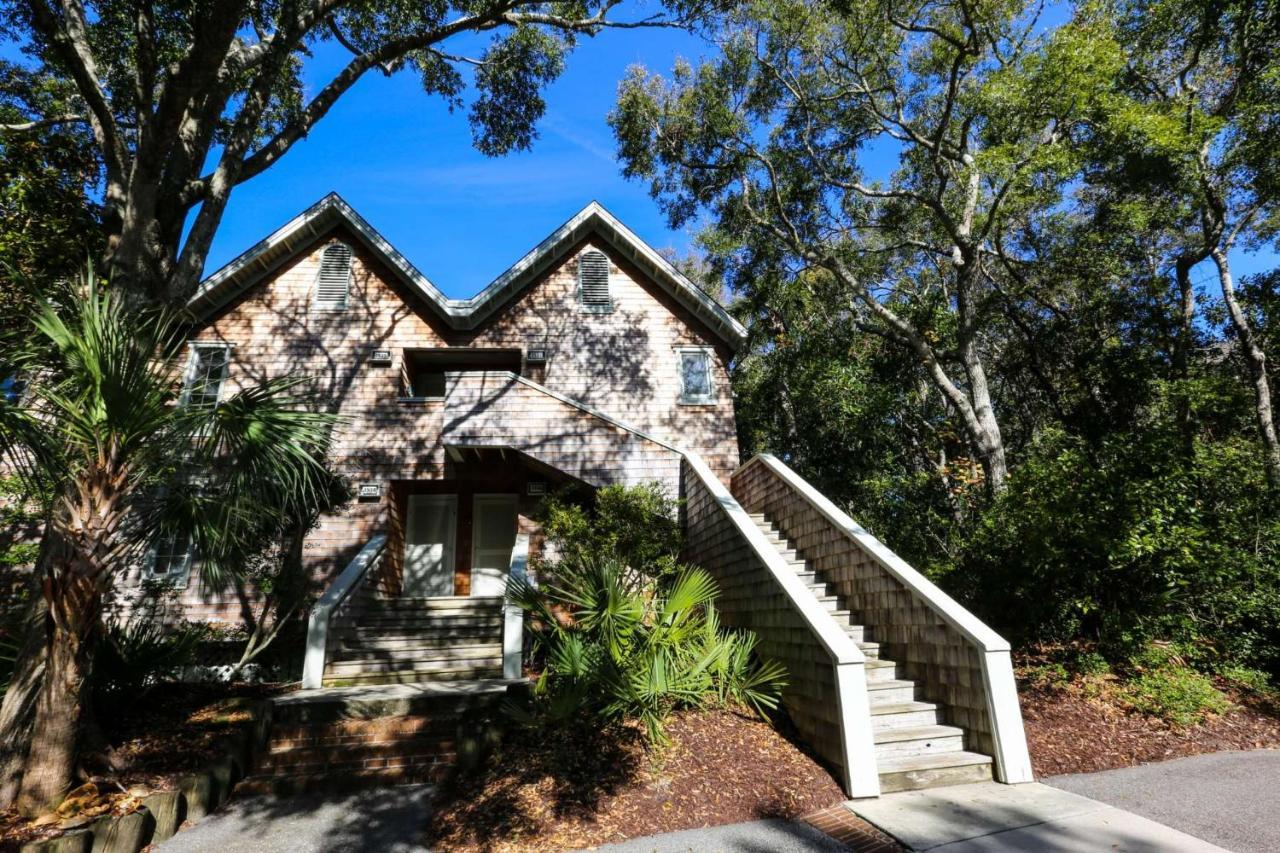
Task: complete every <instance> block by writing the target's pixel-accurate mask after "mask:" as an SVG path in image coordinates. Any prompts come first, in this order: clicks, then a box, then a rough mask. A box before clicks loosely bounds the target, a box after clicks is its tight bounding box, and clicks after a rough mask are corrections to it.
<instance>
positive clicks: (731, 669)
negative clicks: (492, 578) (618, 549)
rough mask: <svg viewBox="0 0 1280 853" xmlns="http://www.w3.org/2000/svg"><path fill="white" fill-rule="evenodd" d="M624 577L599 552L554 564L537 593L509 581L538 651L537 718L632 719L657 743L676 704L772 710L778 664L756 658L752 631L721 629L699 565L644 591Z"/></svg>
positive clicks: (711, 586) (712, 591)
mask: <svg viewBox="0 0 1280 853" xmlns="http://www.w3.org/2000/svg"><path fill="white" fill-rule="evenodd" d="M625 574H626V568H625V567H624V566H623V565H622V564H621V563H619V562H618V561H617V560H614V559H612V558H608V557H606V558H603V559H586V560H583V561H581V562H573V563H561V564H560V565H559V571H558V573H557V576H556V578H555V579H554V580H553V581H551V582H550V583H549V584H548V585H547V586H546V587H545V588H544V589H536V588H534V587H533V586H531V585H529V584H528V583H522V582H520V581H514V582H513V583H512V584H511V586H510V589H509V593H508V594H509V596H510V598H511V600H512V601H513V602H515V603H516V604H518V605H519V606H520V607H521V608H522V609H523V610H524V611H525V612H526V613H528V614H529V616H530V617H531V622H532V625H533V629H532V630H533V633H534V634H535V642H536V643H537V645H538V646H539V647H540V648H541V649H542V651H543V653H544V654H545V665H544V668H543V670H542V673H541V675H540V676H539V678H538V680H537V682H536V684H535V687H534V698H535V717H542V718H544V719H547V720H549V721H552V722H560V721H564V720H568V719H570V718H574V717H577V716H579V715H583V714H586V715H592V716H595V717H598V718H600V719H601V720H604V721H620V720H639V721H640V722H642V723H643V724H644V726H645V728H646V730H647V732H648V734H649V737H650V739H651V740H653V741H655V742H661V741H662V740H664V735H663V723H664V721H665V720H666V719H667V717H668V716H670V714H671V713H672V712H673V711H675V710H677V709H680V708H703V707H709V706H712V705H733V704H736V705H743V706H746V707H749V708H752V709H753V710H755V711H756V712H758V713H760V714H762V715H763V714H764V713H765V712H766V711H768V710H770V709H773V708H775V707H777V703H778V694H779V692H780V691H781V688H782V686H783V675H784V673H783V670H782V668H781V666H779V665H778V664H776V663H762V662H760V661H757V660H756V659H755V656H754V651H755V646H756V637H755V635H753V634H751V633H748V632H743V631H729V630H726V629H724V628H722V627H720V623H719V618H718V617H717V615H716V610H715V607H714V606H713V605H712V602H713V601H714V599H715V596H716V585H715V582H714V581H713V580H712V579H711V576H710V575H708V574H707V573H706V571H704V570H703V569H697V568H686V569H682V570H680V571H679V573H678V574H676V575H675V576H674V578H673V579H672V580H670V581H669V582H666V583H657V582H655V583H654V584H653V585H652V586H651V587H650V588H648V589H636V588H629V587H628V584H627V582H626V580H625V579H624V575H625Z"/></svg>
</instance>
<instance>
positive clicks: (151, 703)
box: [0, 684, 277, 851]
mask: <svg viewBox="0 0 1280 853" xmlns="http://www.w3.org/2000/svg"><path fill="white" fill-rule="evenodd" d="M273 692H277V691H275V690H274V689H273V688H271V687H264V686H249V685H234V686H228V685H225V684H222V685H191V684H172V685H163V686H160V687H157V688H156V689H155V690H152V691H149V692H147V693H146V694H144V695H143V696H142V697H140V699H139V700H137V701H134V702H131V703H130V704H129V705H127V706H122V707H117V708H101V709H98V713H99V720H100V723H101V725H102V727H103V735H104V736H105V739H106V742H107V744H108V745H109V747H110V748H109V750H107V751H105V752H104V753H100V754H97V755H95V756H91V757H89V759H88V760H87V761H86V766H85V770H86V775H87V776H88V778H87V779H82V780H81V781H82V782H83V783H84V784H82V785H81V786H80V787H79V788H77V789H76V790H74V791H72V793H71V795H69V796H68V797H67V801H66V802H64V803H63V805H62V806H60V807H59V809H58V811H57V812H55V813H53V814H50V815H45V816H43V817H41V818H36V819H34V820H28V819H26V818H22V817H19V816H18V815H17V814H16V813H14V812H11V811H0V851H9V850H16V849H18V848H19V847H21V846H22V845H23V844H25V843H27V842H29V841H35V840H41V839H46V838H52V837H55V836H57V835H60V834H62V833H63V832H65V831H67V830H71V829H75V828H77V827H79V826H82V825H84V824H87V823H89V822H91V821H92V820H94V819H96V818H97V817H100V816H101V815H104V814H116V815H119V814H128V813H129V812H132V811H135V810H136V809H137V808H138V805H139V804H140V802H141V798H142V797H145V796H146V795H148V794H150V793H153V792H155V791H165V790H172V789H173V788H175V787H176V786H177V784H178V782H179V780H180V779H181V778H182V777H183V776H184V775H186V774H187V773H190V772H193V771H196V770H203V769H204V768H206V767H208V766H209V765H210V764H212V763H213V762H215V761H217V760H218V759H219V758H221V756H222V752H221V751H220V750H219V749H218V748H217V745H216V744H217V741H218V739H219V738H220V737H222V736H223V735H227V734H230V733H232V732H234V731H236V730H237V729H239V728H241V727H242V726H244V725H246V724H247V723H248V722H249V720H250V717H251V711H250V705H249V701H248V700H252V699H257V698H263V697H265V696H268V695H271V694H272V693H273Z"/></svg>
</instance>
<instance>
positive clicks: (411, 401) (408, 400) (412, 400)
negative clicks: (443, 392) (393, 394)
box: [396, 397, 444, 406]
mask: <svg viewBox="0 0 1280 853" xmlns="http://www.w3.org/2000/svg"><path fill="white" fill-rule="evenodd" d="M396 402H397V403H400V404H401V405H404V406H421V405H424V404H426V403H443V402H444V397H397V398H396Z"/></svg>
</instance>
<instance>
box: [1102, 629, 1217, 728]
mask: <svg viewBox="0 0 1280 853" xmlns="http://www.w3.org/2000/svg"><path fill="white" fill-rule="evenodd" d="M1130 663H1131V666H1132V667H1133V670H1134V674H1133V675H1132V676H1131V677H1130V678H1129V679H1128V680H1127V681H1126V682H1125V683H1124V685H1123V686H1122V687H1121V696H1122V698H1123V700H1124V702H1125V703H1126V704H1127V705H1128V706H1129V707H1130V708H1131V709H1133V710H1134V711H1137V712H1139V713H1142V714H1147V715H1148V716H1152V717H1159V718H1160V719H1162V720H1164V721H1165V722H1167V723H1169V724H1170V725H1172V726H1176V727H1178V728H1186V727H1188V726H1194V725H1197V724H1199V723H1202V722H1204V721H1205V719H1206V718H1208V717H1209V716H1211V715H1214V714H1224V713H1226V712H1227V711H1228V710H1230V708H1231V703H1230V702H1229V701H1228V700H1227V697H1226V696H1224V695H1223V694H1222V692H1221V691H1219V690H1218V689H1217V688H1216V687H1214V686H1213V681H1212V679H1210V678H1209V677H1208V676H1206V675H1203V674H1201V673H1199V672H1197V671H1196V670H1194V669H1192V668H1191V667H1190V666H1188V665H1187V664H1186V662H1185V661H1184V660H1183V659H1182V657H1181V656H1180V655H1179V654H1178V649H1177V647H1175V646H1165V645H1156V644H1153V645H1150V646H1148V647H1147V648H1146V649H1144V650H1143V651H1142V652H1140V653H1139V654H1138V655H1137V656H1135V657H1134V658H1133V660H1132V661H1131V662H1130Z"/></svg>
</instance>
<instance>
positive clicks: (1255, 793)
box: [1043, 749, 1280, 853]
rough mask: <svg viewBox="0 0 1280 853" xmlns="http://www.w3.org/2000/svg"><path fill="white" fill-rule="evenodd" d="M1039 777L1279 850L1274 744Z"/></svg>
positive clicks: (1215, 838)
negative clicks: (1074, 773)
mask: <svg viewBox="0 0 1280 853" xmlns="http://www.w3.org/2000/svg"><path fill="white" fill-rule="evenodd" d="M1043 781H1044V783H1045V784H1046V785H1052V786H1054V787H1055V788H1061V789H1063V790H1066V791H1071V792H1072V793H1076V794H1081V795H1083V796H1086V797H1089V798H1091V799H1094V800H1100V801H1101V802H1104V803H1108V804H1110V805H1113V806H1116V807H1118V808H1122V809H1127V810H1128V811H1131V812H1136V813H1137V814H1140V815H1142V816H1143V817H1147V818H1150V819H1151V820H1155V821H1158V822H1160V823H1163V824H1165V825H1167V826H1172V827H1173V828H1174V829H1179V830H1181V831H1183V832H1185V833H1187V834H1188V835H1194V836H1196V837H1197V838H1202V839H1204V840H1205V841H1209V842H1212V843H1214V844H1217V845H1218V846H1219V847H1225V848H1227V849H1228V850H1234V851H1236V853H1255V851H1256V853H1262V851H1266V853H1274V851H1277V850H1280V750H1276V749H1258V750H1251V751H1249V752H1215V753H1210V754H1208V755H1194V756H1191V757H1190V758H1178V759H1174V760H1173V761H1161V762H1159V763H1156V764H1144V765H1142V766H1141V767H1125V768H1122V769H1120V770H1104V771H1102V772H1100V773H1083V774H1079V775H1072V776H1051V777H1050V778H1048V779H1045V780H1043Z"/></svg>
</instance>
